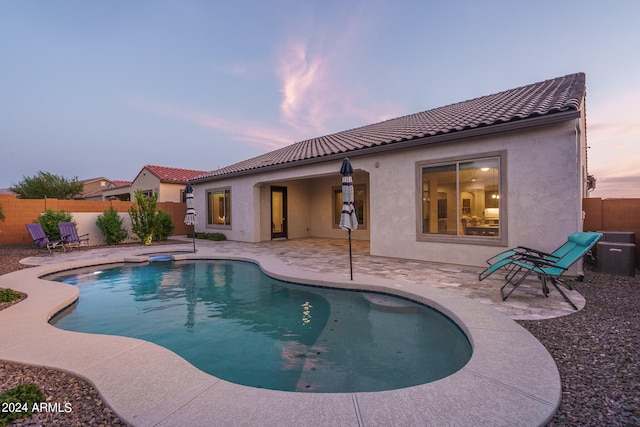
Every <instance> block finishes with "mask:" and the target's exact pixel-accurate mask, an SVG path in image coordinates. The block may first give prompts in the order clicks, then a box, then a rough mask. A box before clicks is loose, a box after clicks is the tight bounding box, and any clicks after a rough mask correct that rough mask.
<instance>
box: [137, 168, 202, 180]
mask: <svg viewBox="0 0 640 427" xmlns="http://www.w3.org/2000/svg"><path fill="white" fill-rule="evenodd" d="M144 169H147V170H148V171H149V172H151V173H152V174H153V175H155V177H156V178H158V179H159V180H160V182H164V183H168V184H186V183H187V181H189V180H191V179H193V178H196V177H198V176H201V175H203V174H205V173H207V171H199V170H192V169H180V168H170V167H167V166H154V165H146V166H145V167H144V168H142V170H144ZM140 172H142V171H140ZM138 175H140V174H138ZM136 179H137V177H136Z"/></svg>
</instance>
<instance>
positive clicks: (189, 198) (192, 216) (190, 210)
mask: <svg viewBox="0 0 640 427" xmlns="http://www.w3.org/2000/svg"><path fill="white" fill-rule="evenodd" d="M184 196H185V198H186V202H187V213H186V215H185V216H184V223H185V224H187V225H191V226H193V234H192V235H193V253H194V254H195V253H196V210H195V208H194V207H193V187H192V186H191V184H189V183H187V186H186V187H185V189H184Z"/></svg>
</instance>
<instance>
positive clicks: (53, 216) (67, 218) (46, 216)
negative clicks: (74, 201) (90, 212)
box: [37, 209, 73, 240]
mask: <svg viewBox="0 0 640 427" xmlns="http://www.w3.org/2000/svg"><path fill="white" fill-rule="evenodd" d="M72 221H73V216H72V215H71V212H65V211H64V210H61V211H54V210H53V209H46V210H45V211H44V212H42V213H41V214H40V218H38V221H37V222H39V223H40V225H41V226H42V229H43V230H44V233H45V234H46V235H47V237H48V238H49V240H60V230H58V223H59V222H72Z"/></svg>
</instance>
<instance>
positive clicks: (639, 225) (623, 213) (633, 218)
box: [583, 198, 640, 266]
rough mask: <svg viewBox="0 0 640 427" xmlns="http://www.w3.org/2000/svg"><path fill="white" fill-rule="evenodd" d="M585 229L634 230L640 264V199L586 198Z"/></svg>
mask: <svg viewBox="0 0 640 427" xmlns="http://www.w3.org/2000/svg"><path fill="white" fill-rule="evenodd" d="M583 210H584V212H585V218H584V225H583V228H584V230H585V231H632V232H634V233H635V239H636V242H635V243H636V266H640V199H600V198H593V199H584V200H583Z"/></svg>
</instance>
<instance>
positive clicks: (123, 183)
mask: <svg viewBox="0 0 640 427" xmlns="http://www.w3.org/2000/svg"><path fill="white" fill-rule="evenodd" d="M131 184H132V182H131V181H122V180H118V179H115V180H113V181H111V187H109V188H108V190H113V189H114V188H119V187H128V186H130V185H131Z"/></svg>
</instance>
